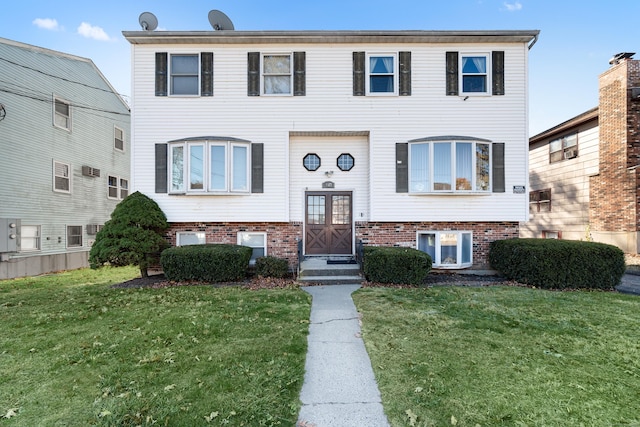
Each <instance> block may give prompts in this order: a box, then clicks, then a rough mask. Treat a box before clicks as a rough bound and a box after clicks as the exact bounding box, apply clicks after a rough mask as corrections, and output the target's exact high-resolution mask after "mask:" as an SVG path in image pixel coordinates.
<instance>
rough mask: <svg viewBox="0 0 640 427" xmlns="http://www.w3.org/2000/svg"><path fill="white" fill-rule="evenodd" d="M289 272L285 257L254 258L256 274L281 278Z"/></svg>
mask: <svg viewBox="0 0 640 427" xmlns="http://www.w3.org/2000/svg"><path fill="white" fill-rule="evenodd" d="M288 274H289V262H288V261H287V260H286V259H282V258H276V257H272V256H263V257H259V258H258V259H256V276H262V277H276V278H279V279H281V278H283V277H286V276H287V275H288Z"/></svg>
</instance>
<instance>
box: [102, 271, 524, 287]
mask: <svg viewBox="0 0 640 427" xmlns="http://www.w3.org/2000/svg"><path fill="white" fill-rule="evenodd" d="M492 285H511V286H513V285H519V284H518V283H515V282H512V281H507V280H506V279H505V278H504V277H499V276H489V275H476V274H460V273H452V272H433V271H432V272H431V273H429V275H428V276H427V278H426V279H425V280H424V282H423V284H422V285H419V286H418V285H405V284H389V283H375V282H367V281H363V282H362V287H363V288H367V287H394V288H417V287H431V286H492ZM175 286H213V287H228V286H237V287H242V288H246V289H253V290H257V289H285V288H297V287H300V286H301V285H300V283H299V282H296V281H295V280H294V279H293V278H285V279H275V278H271V277H254V278H250V279H246V280H243V281H239V282H223V283H204V282H172V281H169V280H167V278H166V277H165V276H164V274H153V275H150V276H148V277H138V278H136V279H132V280H128V281H126V282H123V283H118V284H116V285H113V286H112V287H113V288H151V289H157V288H169V287H175ZM304 286H313V284H309V283H305V284H304Z"/></svg>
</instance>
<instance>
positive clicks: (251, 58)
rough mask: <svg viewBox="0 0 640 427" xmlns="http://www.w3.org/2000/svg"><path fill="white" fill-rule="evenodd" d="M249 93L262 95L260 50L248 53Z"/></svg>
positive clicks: (250, 94)
mask: <svg viewBox="0 0 640 427" xmlns="http://www.w3.org/2000/svg"><path fill="white" fill-rule="evenodd" d="M247 95H248V96H260V52H249V53H248V57H247Z"/></svg>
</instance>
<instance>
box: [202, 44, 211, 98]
mask: <svg viewBox="0 0 640 427" xmlns="http://www.w3.org/2000/svg"><path fill="white" fill-rule="evenodd" d="M200 74H201V76H200V96H213V52H202V53H201V54H200Z"/></svg>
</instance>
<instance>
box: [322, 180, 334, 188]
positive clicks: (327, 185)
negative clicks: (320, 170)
mask: <svg viewBox="0 0 640 427" xmlns="http://www.w3.org/2000/svg"><path fill="white" fill-rule="evenodd" d="M322 188H336V184H335V183H334V182H332V181H325V182H323V183H322Z"/></svg>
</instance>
